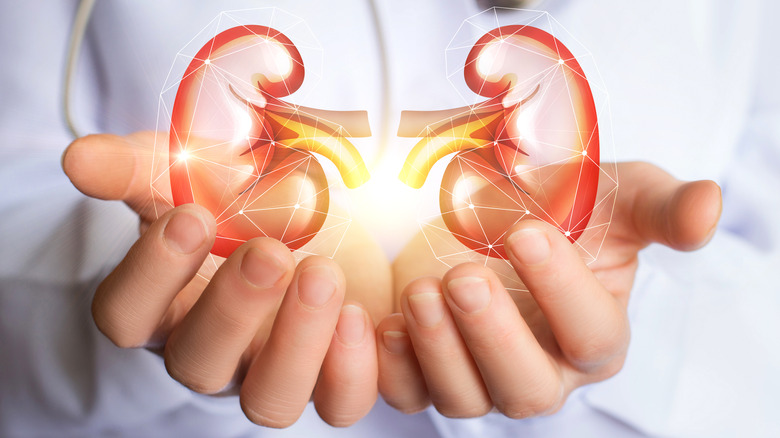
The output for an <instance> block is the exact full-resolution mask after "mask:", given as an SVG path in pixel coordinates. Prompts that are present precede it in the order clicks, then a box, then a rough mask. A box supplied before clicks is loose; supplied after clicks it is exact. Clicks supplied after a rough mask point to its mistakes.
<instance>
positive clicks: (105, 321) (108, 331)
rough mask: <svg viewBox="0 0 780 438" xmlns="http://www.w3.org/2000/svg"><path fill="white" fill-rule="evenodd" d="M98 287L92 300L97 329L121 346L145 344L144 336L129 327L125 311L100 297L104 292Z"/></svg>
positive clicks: (133, 346) (93, 316) (128, 346)
mask: <svg viewBox="0 0 780 438" xmlns="http://www.w3.org/2000/svg"><path fill="white" fill-rule="evenodd" d="M101 287H102V285H101ZM98 289H99V290H98V294H97V295H96V298H95V299H94V300H93V301H92V320H93V321H95V326H96V327H97V329H98V330H99V331H100V332H101V333H103V335H105V336H106V337H107V338H108V339H109V340H110V341H111V342H112V343H113V344H114V345H116V346H117V347H119V348H135V347H139V346H140V345H141V344H143V342H144V339H143V336H142V335H139V334H138V333H134V332H133V330H132V329H129V328H128V327H127V324H126V320H127V317H126V316H125V315H124V314H123V312H120V311H119V310H118V309H117V308H116V306H112V305H110V304H109V303H106V302H104V301H103V300H101V299H100V296H102V294H101V293H100V288H98Z"/></svg>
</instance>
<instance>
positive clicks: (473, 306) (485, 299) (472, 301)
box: [447, 277, 490, 313]
mask: <svg viewBox="0 0 780 438" xmlns="http://www.w3.org/2000/svg"><path fill="white" fill-rule="evenodd" d="M447 291H448V292H449V294H450V298H452V301H453V302H454V303H455V305H456V306H458V308H459V309H460V310H462V311H463V312H465V313H476V312H479V311H480V310H482V309H485V308H487V306H488V305H489V304H490V285H489V284H488V282H487V280H486V279H484V278H480V277H460V278H454V279H452V280H450V282H449V283H447Z"/></svg>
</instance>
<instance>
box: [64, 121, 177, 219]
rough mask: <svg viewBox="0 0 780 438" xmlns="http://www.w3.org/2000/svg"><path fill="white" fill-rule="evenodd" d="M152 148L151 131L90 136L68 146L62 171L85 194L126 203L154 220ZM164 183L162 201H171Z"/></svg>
mask: <svg viewBox="0 0 780 438" xmlns="http://www.w3.org/2000/svg"><path fill="white" fill-rule="evenodd" d="M153 146H154V133H150V132H144V133H137V134H133V135H130V136H127V137H120V136H117V135H111V134H96V135H88V136H86V137H81V138H78V139H76V140H75V141H74V142H73V143H71V144H70V145H69V146H68V148H67V149H66V150H65V152H64V153H63V156H62V169H63V170H64V171H65V174H66V175H67V176H68V178H70V180H71V182H72V183H73V185H74V186H75V187H76V188H77V189H78V190H79V191H80V192H82V193H84V194H85V195H87V196H90V197H92V198H97V199H104V200H118V201H125V202H126V203H127V204H128V205H129V206H130V207H131V208H132V209H133V210H135V211H136V212H137V213H139V214H140V215H141V216H144V217H146V218H149V217H151V218H153V217H156V215H154V213H155V212H154V208H153V203H152V186H151V185H150V182H151V181H152V166H153V161H154V160H153V153H152V151H153ZM158 161H160V160H158ZM165 183H166V184H165V185H164V187H163V188H162V189H158V192H159V198H160V200H165V199H170V188H169V187H170V186H169V185H168V184H167V181H165ZM158 207H159V206H158ZM168 208H169V207H166V208H165V209H164V210H167V209H168ZM160 214H161V213H160Z"/></svg>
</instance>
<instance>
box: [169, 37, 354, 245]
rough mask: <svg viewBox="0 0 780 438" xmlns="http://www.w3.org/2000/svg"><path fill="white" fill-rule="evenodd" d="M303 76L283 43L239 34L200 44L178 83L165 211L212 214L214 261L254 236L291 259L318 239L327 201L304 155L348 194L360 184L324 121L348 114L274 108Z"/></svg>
mask: <svg viewBox="0 0 780 438" xmlns="http://www.w3.org/2000/svg"><path fill="white" fill-rule="evenodd" d="M304 73H305V71H304V65H303V59H302V57H301V54H300V53H299V51H298V49H297V48H296V47H295V44H293V42H292V41H291V40H290V39H289V38H287V36H285V35H284V34H282V33H281V32H279V31H277V30H275V29H272V28H269V27H265V26H258V25H247V26H238V27H234V28H231V29H228V30H225V31H223V32H221V33H219V34H218V35H216V36H215V37H214V38H212V39H211V40H210V41H208V42H207V43H206V44H205V45H203V47H202V48H201V49H200V50H199V51H198V53H197V54H196V55H195V57H194V58H193V59H192V61H191V62H190V64H189V66H188V67H187V70H186V71H185V73H184V75H183V76H182V80H181V82H180V84H179V88H178V90H177V93H176V98H175V101H174V105H173V110H172V116H171V130H170V136H169V164H170V176H171V186H172V192H173V201H174V204H175V205H181V204H186V203H191V202H195V203H197V204H200V205H203V206H204V207H206V208H207V209H209V210H210V211H211V212H212V214H214V216H215V218H216V221H217V238H216V242H215V244H214V247H213V248H212V253H214V254H216V255H220V256H223V257H227V256H228V255H230V253H232V252H233V250H235V249H236V248H237V247H238V246H239V245H241V244H242V243H243V242H245V241H246V240H249V239H251V238H253V237H259V236H267V237H272V238H275V239H278V240H280V241H282V242H283V243H285V244H286V245H287V246H288V247H289V248H290V249H291V250H295V249H298V248H300V247H302V246H303V245H305V244H306V243H307V242H309V241H310V240H311V239H312V238H313V237H314V236H315V235H316V234H317V233H318V231H319V230H320V228H321V227H322V225H323V223H324V221H325V218H326V217H327V213H328V208H329V192H328V182H327V179H326V177H325V174H324V171H323V169H322V167H321V166H320V164H319V162H318V161H317V159H316V158H315V156H314V155H313V154H312V153H311V152H314V151H316V152H317V153H319V154H321V155H323V156H325V157H326V158H329V159H331V160H332V161H334V163H335V164H336V166H337V168H338V170H339V172H340V173H341V175H342V178H344V181H345V183H346V184H347V186H349V187H356V186H358V185H360V184H362V182H364V181H365V180H366V179H367V178H368V172H367V170H366V169H365V165H364V164H363V161H362V159H361V158H360V154H358V153H357V151H356V150H355V149H354V146H352V145H351V143H349V142H348V141H346V139H345V136H347V135H348V133H347V132H346V131H345V130H344V128H343V126H341V125H339V124H338V123H336V122H334V121H333V120H332V119H338V118H339V117H341V116H344V115H345V114H346V113H347V112H329V111H325V110H316V109H312V108H306V107H301V106H297V105H291V104H288V103H286V102H284V101H282V100H280V99H279V98H282V97H285V96H288V95H290V94H292V93H294V92H295V91H296V90H298V89H299V88H300V86H301V84H302V83H303V79H304ZM352 113H353V114H352V116H354V115H355V114H354V113H360V114H358V118H360V117H361V114H362V112H352ZM323 116H324V117H323ZM363 116H364V114H363ZM366 119H367V118H366ZM363 122H364V120H362V119H361V120H360V123H358V125H361V124H362V123H363ZM361 126H362V125H361ZM361 129H363V128H362V127H360V128H356V129H353V131H360V130H361ZM366 130H367V128H366ZM364 131H365V130H364ZM354 134H355V136H360V135H366V133H365V132H355V133H354Z"/></svg>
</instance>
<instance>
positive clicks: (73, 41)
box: [62, 0, 96, 138]
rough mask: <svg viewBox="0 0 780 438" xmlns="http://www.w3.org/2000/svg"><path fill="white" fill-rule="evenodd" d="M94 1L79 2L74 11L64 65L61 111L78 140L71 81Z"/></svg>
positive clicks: (79, 135)
mask: <svg viewBox="0 0 780 438" xmlns="http://www.w3.org/2000/svg"><path fill="white" fill-rule="evenodd" d="M95 1H96V0H81V3H79V7H78V9H77V10H76V18H75V19H74V20H73V29H72V30H71V32H70V43H69V45H68V57H67V60H66V63H65V77H64V84H63V87H62V89H63V92H62V109H63V111H62V112H63V114H64V115H65V124H66V125H67V126H68V130H69V131H70V132H71V134H73V137H75V138H78V137H81V136H82V135H83V131H81V130H80V129H79V128H78V126H77V125H76V122H75V120H74V118H73V109H72V106H71V94H72V93H73V81H74V80H75V77H76V67H77V66H78V60H79V54H80V52H81V46H82V45H83V42H84V34H85V33H86V31H87V24H88V23H89V18H90V16H92V9H93V8H94V7H95Z"/></svg>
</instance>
